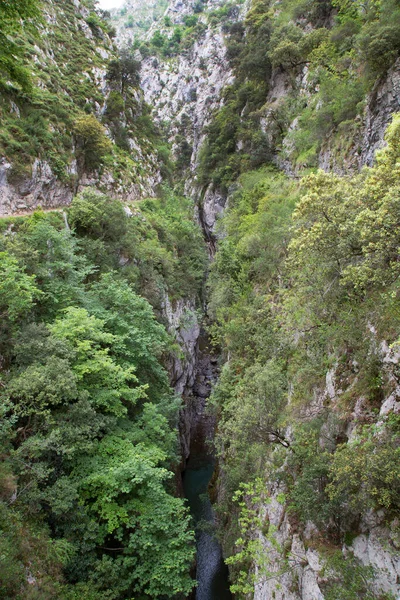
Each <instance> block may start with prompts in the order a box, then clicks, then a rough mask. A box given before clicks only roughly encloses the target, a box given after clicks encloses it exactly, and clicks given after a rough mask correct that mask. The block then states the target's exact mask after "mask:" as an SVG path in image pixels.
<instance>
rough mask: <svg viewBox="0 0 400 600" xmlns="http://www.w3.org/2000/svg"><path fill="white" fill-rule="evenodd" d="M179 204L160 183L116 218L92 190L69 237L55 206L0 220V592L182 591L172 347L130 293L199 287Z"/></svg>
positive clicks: (157, 300)
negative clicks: (160, 191) (167, 364)
mask: <svg viewBox="0 0 400 600" xmlns="http://www.w3.org/2000/svg"><path fill="white" fill-rule="evenodd" d="M191 210H192V209H190V207H189V206H188V204H187V203H185V202H184V201H182V200H179V198H176V197H174V196H173V195H172V193H171V192H167V191H166V192H165V194H164V196H163V197H162V198H160V199H159V200H154V201H147V202H143V203H142V206H141V208H140V209H139V208H138V207H137V208H135V209H134V213H133V214H132V215H131V216H130V217H129V216H127V213H126V211H125V209H124V207H123V205H122V204H121V203H120V202H119V201H116V200H111V199H110V198H107V197H105V196H102V195H100V194H98V193H96V192H94V191H92V192H86V193H84V194H81V195H79V196H77V197H76V199H75V200H74V202H73V203H72V206H71V207H70V209H69V210H68V221H69V224H70V226H71V228H72V229H71V230H70V229H69V228H66V226H65V223H64V219H63V216H62V215H61V214H59V213H48V214H44V213H35V214H34V215H33V216H32V217H30V218H20V219H16V220H13V219H10V220H4V221H3V222H2V230H3V231H2V233H3V235H2V236H1V239H0V249H1V254H0V256H1V267H0V269H1V284H0V312H1V331H0V352H1V357H2V365H3V370H2V379H1V400H2V424H1V429H0V435H1V453H2V460H3V463H2V464H3V466H2V469H1V474H0V488H1V498H0V500H1V501H0V510H1V517H0V519H1V521H0V528H1V530H2V542H1V576H0V590H1V596H2V598H39V597H40V598H41V599H44V598H55V597H57V598H65V599H70V598H71V599H72V598H79V599H80V600H82V599H83V598H87V599H91V598H104V599H106V598H107V599H111V598H115V599H121V600H122V599H125V598H127V597H132V596H135V597H141V598H156V597H163V598H170V597H176V596H177V595H179V594H180V593H187V592H188V591H189V590H190V589H191V587H192V585H193V583H192V580H191V579H190V577H189V568H190V565H191V561H192V557H193V543H192V542H193V535H192V533H191V531H190V528H189V515H188V513H187V509H186V507H185V506H184V503H183V501H182V500H181V499H179V498H177V497H175V495H174V483H173V481H171V478H172V477H173V473H172V471H171V469H172V467H173V465H174V464H175V461H176V460H177V458H178V457H177V411H178V409H179V406H180V402H179V399H178V398H176V397H174V395H173V392H172V391H171V389H170V387H169V383H168V376H167V372H166V370H165V368H164V366H163V363H164V360H165V358H166V357H167V355H168V353H170V352H171V350H172V348H173V343H174V340H172V339H170V337H169V335H168V334H167V332H166V330H165V328H164V326H163V325H162V324H160V323H159V322H158V321H157V320H156V318H155V314H154V310H153V308H152V306H151V305H150V304H149V302H148V301H147V300H146V299H145V298H144V297H143V296H142V295H139V294H143V293H145V294H146V295H147V296H148V298H149V299H150V300H151V301H152V302H153V303H154V304H155V305H156V306H160V304H161V302H162V298H163V297H164V294H166V293H168V292H170V291H172V295H171V298H172V299H173V297H174V295H175V297H176V296H179V294H191V295H196V294H197V293H198V292H199V288H200V284H201V281H202V277H203V268H204V265H205V262H204V261H205V258H204V254H203V250H202V241H201V238H200V236H199V233H198V230H197V227H196V225H195V224H194V223H193V222H192V220H191ZM181 255H182V256H181ZM122 258H123V260H122ZM121 265H122V266H121ZM177 281H184V282H185V283H184V284H182V286H181V289H179V286H178V284H177ZM170 286H172V287H170Z"/></svg>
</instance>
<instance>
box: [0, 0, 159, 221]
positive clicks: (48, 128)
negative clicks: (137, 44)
mask: <svg viewBox="0 0 400 600" xmlns="http://www.w3.org/2000/svg"><path fill="white" fill-rule="evenodd" d="M43 9H44V12H43V19H42V21H41V22H40V23H39V24H38V26H37V27H36V29H35V30H34V31H32V32H31V33H30V34H29V36H27V35H26V36H23V37H22V38H21V40H22V41H21V43H23V48H24V53H25V68H26V69H27V70H28V71H29V72H30V76H31V81H32V85H31V87H30V88H29V89H25V90H24V89H21V88H19V87H18V85H16V86H15V85H13V84H7V83H6V84H3V86H2V90H1V95H0V100H1V104H0V111H1V113H0V115H1V120H2V128H1V138H0V154H1V155H2V159H1V174H0V213H1V214H11V213H13V212H17V211H24V210H29V209H32V208H35V207H37V206H39V205H40V206H42V207H51V206H63V205H67V204H69V203H70V202H71V199H72V197H73V195H74V193H76V192H77V191H78V190H81V189H83V188H84V187H86V186H90V185H93V184H96V185H97V187H98V188H101V189H102V190H103V191H107V192H110V193H112V194H113V195H116V194H123V195H124V197H125V198H127V199H134V198H140V197H143V196H152V195H154V190H155V188H156V186H157V185H158V184H159V183H160V181H161V174H160V165H162V162H163V159H161V160H160V156H159V154H160V152H162V151H163V150H164V149H163V144H162V141H161V140H160V138H159V136H158V134H157V132H156V130H155V129H154V127H153V125H152V123H151V122H150V120H149V117H148V114H147V112H148V111H147V109H146V106H145V104H144V102H143V98H142V94H141V92H140V90H139V89H138V77H137V74H136V72H135V68H136V65H135V62H134V60H133V59H131V60H128V59H127V58H125V59H124V60H121V59H120V58H119V57H118V54H117V52H116V48H115V47H114V46H113V43H112V39H111V38H110V35H112V34H113V32H112V29H111V28H110V25H109V23H108V22H107V21H106V20H105V19H104V18H103V17H102V15H101V14H100V13H98V12H96V10H95V5H94V2H91V1H87V2H83V1H82V2H78V1H77V2H72V0H67V1H66V2H59V1H57V0H54V1H52V0H48V1H45V2H44V3H43ZM163 156H164V157H165V152H164V155H163Z"/></svg>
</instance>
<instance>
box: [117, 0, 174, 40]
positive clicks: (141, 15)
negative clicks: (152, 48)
mask: <svg viewBox="0 0 400 600" xmlns="http://www.w3.org/2000/svg"><path fill="white" fill-rule="evenodd" d="M167 6H168V0H148V1H147V2H142V1H141V0H126V2H124V4H123V5H122V7H121V8H118V9H114V10H112V11H111V20H112V23H113V25H114V26H115V29H116V37H117V40H118V43H119V44H120V45H122V44H126V43H129V42H132V41H133V39H134V38H135V36H136V35H143V34H145V33H146V32H147V31H148V30H149V29H150V28H151V26H152V25H153V23H154V22H157V21H158V20H159V19H160V17H161V16H162V15H163V14H164V12H165V10H166V8H167Z"/></svg>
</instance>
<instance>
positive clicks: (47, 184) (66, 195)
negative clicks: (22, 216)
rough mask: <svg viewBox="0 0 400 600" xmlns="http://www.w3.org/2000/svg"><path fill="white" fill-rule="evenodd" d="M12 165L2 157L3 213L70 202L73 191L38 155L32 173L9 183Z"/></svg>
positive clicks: (0, 199) (0, 195)
mask: <svg viewBox="0 0 400 600" xmlns="http://www.w3.org/2000/svg"><path fill="white" fill-rule="evenodd" d="M11 170H12V165H11V164H10V163H9V162H7V161H6V160H5V159H2V160H0V215H8V214H15V213H23V212H26V211H30V210H33V209H35V208H38V207H39V206H40V207H41V208H44V209H45V208H54V207H58V206H67V205H68V204H70V202H71V200H72V197H73V191H72V189H71V187H70V186H68V185H65V184H63V183H61V182H60V181H59V180H58V179H57V177H56V176H55V175H54V173H53V172H52V170H51V167H50V165H49V164H48V163H47V162H46V161H41V160H39V159H36V160H35V161H34V163H33V166H32V172H31V175H30V176H29V177H24V178H21V179H20V181H19V182H15V183H10V181H9V177H10V173H11Z"/></svg>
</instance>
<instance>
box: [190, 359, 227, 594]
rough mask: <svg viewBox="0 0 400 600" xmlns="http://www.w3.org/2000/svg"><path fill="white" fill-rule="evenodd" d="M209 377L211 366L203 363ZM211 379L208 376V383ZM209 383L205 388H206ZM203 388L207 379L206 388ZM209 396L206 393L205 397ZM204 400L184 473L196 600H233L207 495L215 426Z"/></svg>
mask: <svg viewBox="0 0 400 600" xmlns="http://www.w3.org/2000/svg"><path fill="white" fill-rule="evenodd" d="M204 362H205V363H206V369H203V373H204V371H205V372H206V374H207V370H208V369H209V367H210V364H209V363H208V365H207V362H208V361H207V358H206V360H205V361H204ZM207 379H211V376H210V375H208V376H206V380H207ZM207 383H208V382H207V381H206V385H207ZM202 385H204V378H203V384H202ZM205 395H206V394H205V393H204V394H203V396H205ZM207 395H208V394H207ZM205 404H206V399H205V398H197V401H196V405H197V406H196V408H197V416H196V418H195V420H194V423H193V424H192V430H191V441H190V455H189V458H188V461H187V463H186V468H185V471H184V472H183V475H182V479H183V488H184V493H185V497H186V498H187V500H188V503H189V507H190V512H191V514H192V517H193V520H194V525H195V530H196V550H197V557H196V563H197V564H196V580H197V588H196V591H195V598H196V600H231V599H232V594H231V593H230V591H229V583H228V568H227V566H226V565H225V563H224V561H223V557H222V549H221V546H220V544H219V542H218V540H217V538H216V535H215V529H216V526H215V514H214V511H213V508H212V505H211V501H210V497H209V495H208V486H209V483H210V481H211V478H212V476H213V472H214V468H215V459H214V456H213V451H212V437H213V433H214V426H215V424H214V422H213V419H212V418H211V417H210V416H207V414H206V411H205Z"/></svg>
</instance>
